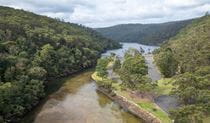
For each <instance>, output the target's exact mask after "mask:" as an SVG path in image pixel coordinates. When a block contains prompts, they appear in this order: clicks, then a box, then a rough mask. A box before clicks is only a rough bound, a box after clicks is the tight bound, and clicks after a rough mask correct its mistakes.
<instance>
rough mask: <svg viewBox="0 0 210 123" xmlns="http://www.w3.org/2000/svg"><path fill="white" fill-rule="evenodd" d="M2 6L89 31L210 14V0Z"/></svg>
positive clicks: (72, 0)
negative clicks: (124, 24)
mask: <svg viewBox="0 0 210 123" xmlns="http://www.w3.org/2000/svg"><path fill="white" fill-rule="evenodd" d="M0 5H3V6H10V7H14V8H21V9H24V10H28V11H31V12H34V13H37V14H41V15H47V16H50V17H53V18H54V17H56V18H61V19H64V20H65V21H70V22H74V23H79V24H83V25H86V26H89V27H106V26H112V25H116V24H123V23H159V22H167V21H174V20H183V19H189V18H194V17H199V16H202V15H204V14H205V12H207V11H209V12H210V0H0Z"/></svg>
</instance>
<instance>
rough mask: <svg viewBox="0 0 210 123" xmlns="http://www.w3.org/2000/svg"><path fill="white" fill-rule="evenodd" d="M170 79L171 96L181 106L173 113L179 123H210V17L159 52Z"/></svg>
mask: <svg viewBox="0 0 210 123" xmlns="http://www.w3.org/2000/svg"><path fill="white" fill-rule="evenodd" d="M155 60H156V63H157V65H158V66H159V68H160V71H161V72H162V73H163V75H165V76H166V77H172V79H173V86H174V87H173V89H172V91H171V94H174V95H176V97H178V99H179V102H180V103H181V107H179V108H178V109H176V110H175V111H172V112H171V115H172V117H173V118H174V119H175V123H192V122H193V123H199V122H202V121H206V122H209V120H208V118H206V117H209V116H210V16H209V15H206V16H203V17H201V18H199V19H197V20H194V21H193V22H192V24H190V25H188V26H187V27H186V28H184V29H183V30H182V31H180V32H179V33H178V35H176V36H175V37H173V38H171V39H170V40H169V41H168V42H167V43H165V44H164V45H162V46H161V48H160V49H159V50H157V51H156V52H155Z"/></svg>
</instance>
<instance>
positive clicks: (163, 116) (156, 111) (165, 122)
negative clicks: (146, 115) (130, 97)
mask: <svg viewBox="0 0 210 123" xmlns="http://www.w3.org/2000/svg"><path fill="white" fill-rule="evenodd" d="M138 105H139V106H140V107H141V108H143V109H145V110H147V111H148V112H150V113H152V114H153V115H155V116H156V117H158V118H159V119H160V120H161V121H162V123H172V121H171V119H170V118H169V117H168V114H167V113H166V112H164V111H163V110H162V109H160V108H158V107H157V106H156V105H155V104H154V103H152V102H141V103H138Z"/></svg>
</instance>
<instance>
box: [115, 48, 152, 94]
mask: <svg viewBox="0 0 210 123" xmlns="http://www.w3.org/2000/svg"><path fill="white" fill-rule="evenodd" d="M119 73H120V78H121V80H122V81H123V83H122V84H123V85H124V86H126V87H129V88H131V89H138V90H139V91H141V92H146V91H150V90H152V89H153V88H154V85H153V84H151V80H150V79H149V78H148V77H147V76H146V75H147V74H148V67H147V65H146V62H145V59H144V57H143V56H142V55H141V53H140V52H139V51H138V50H136V49H130V50H128V51H127V52H126V53H125V56H124V60H123V63H122V67H121V69H120V72H119Z"/></svg>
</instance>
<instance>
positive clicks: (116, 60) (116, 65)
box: [113, 57, 121, 72]
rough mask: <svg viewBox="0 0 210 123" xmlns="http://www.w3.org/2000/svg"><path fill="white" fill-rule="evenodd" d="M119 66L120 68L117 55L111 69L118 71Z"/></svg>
mask: <svg viewBox="0 0 210 123" xmlns="http://www.w3.org/2000/svg"><path fill="white" fill-rule="evenodd" d="M120 68H121V61H120V59H119V58H118V57H116V59H115V61H114V64H113V70H114V71H115V72H119V70H120Z"/></svg>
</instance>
